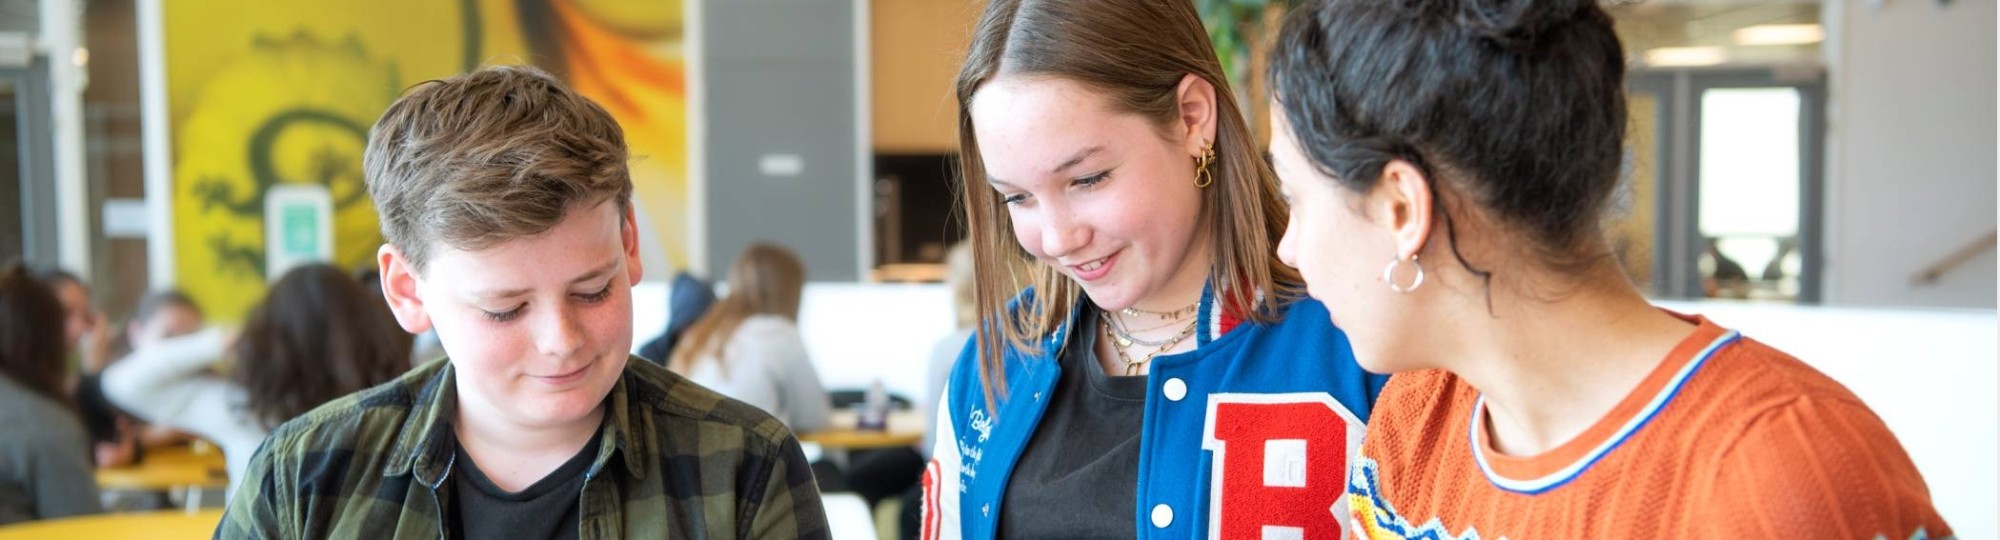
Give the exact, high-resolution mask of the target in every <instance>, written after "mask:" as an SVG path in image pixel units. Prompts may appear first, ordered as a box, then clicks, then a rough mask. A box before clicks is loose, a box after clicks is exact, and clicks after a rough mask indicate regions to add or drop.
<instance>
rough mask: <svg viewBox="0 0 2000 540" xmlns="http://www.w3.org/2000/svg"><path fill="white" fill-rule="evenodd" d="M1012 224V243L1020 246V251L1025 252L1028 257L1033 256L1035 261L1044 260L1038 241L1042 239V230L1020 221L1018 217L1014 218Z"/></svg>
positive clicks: (1040, 244)
mask: <svg viewBox="0 0 2000 540" xmlns="http://www.w3.org/2000/svg"><path fill="white" fill-rule="evenodd" d="M1013 222H1014V242H1015V243H1018V244H1020V245H1021V249H1024V250H1027V251H1028V254H1029V255H1033V256H1035V258H1037V259H1041V258H1044V257H1043V256H1042V243H1041V240H1039V239H1040V238H1041V237H1042V229H1041V228H1040V227H1037V226H1036V225H1035V224H1033V223H1030V222H1028V221H1026V220H1023V219H1021V218H1020V216H1015V217H1014V219H1013Z"/></svg>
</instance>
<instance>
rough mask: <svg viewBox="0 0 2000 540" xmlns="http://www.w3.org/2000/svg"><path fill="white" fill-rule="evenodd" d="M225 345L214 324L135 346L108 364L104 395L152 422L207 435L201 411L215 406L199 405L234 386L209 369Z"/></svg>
mask: <svg viewBox="0 0 2000 540" xmlns="http://www.w3.org/2000/svg"><path fill="white" fill-rule="evenodd" d="M225 347H227V344H226V343H224V338H223V334H222V330H220V329H216V328H210V329H207V330H202V331H200V332H196V333H194V334H189V335H186V336H181V337H176V338H171V339H167V340H165V341H162V342H160V343H159V344H157V345H154V346H151V347H146V348H143V349H139V350H135V351H133V352H132V354H130V355H127V356H126V357H125V358H124V359H122V360H120V361H118V362H113V363H112V364H111V365H110V366H109V367H106V368H104V383H103V384H104V396H105V397H106V398H108V399H110V400H111V403H113V404H116V405H118V407H119V408H122V409H124V410H126V411H127V412H130V413H132V414H133V415H135V416H138V417H139V418H140V419H143V420H145V421H147V422H149V423H153V424H160V425H165V426H169V427H173V428H175V429H181V430H187V431H193V432H196V434H198V435H200V434H203V433H201V432H202V431H205V430H202V429H200V426H198V425H197V424H201V423H204V422H205V420H204V419H200V418H194V416H198V414H197V413H196V411H212V410H214V409H211V408H207V407H197V406H195V404H196V403H198V402H200V401H203V400H220V399H225V397H226V396H229V395H231V393H232V389H233V388H234V386H233V385H232V384H231V383H229V382H228V381H224V380H221V379H218V378H215V377H214V376H211V375H208V374H207V373H206V372H205V371H206V370H207V369H208V366H210V365H212V364H214V363H215V361H216V359H218V358H221V357H222V355H223V349H224V348H225ZM210 420H212V419H210Z"/></svg>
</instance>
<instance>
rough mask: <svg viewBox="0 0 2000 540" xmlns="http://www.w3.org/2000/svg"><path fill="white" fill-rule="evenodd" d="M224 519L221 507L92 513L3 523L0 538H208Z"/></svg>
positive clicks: (108, 539)
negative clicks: (194, 509) (130, 512)
mask: <svg viewBox="0 0 2000 540" xmlns="http://www.w3.org/2000/svg"><path fill="white" fill-rule="evenodd" d="M221 522H222V509H220V508H218V509H214V510H203V511H200V512H195V513H192V514H190V513H187V512H142V513H135V514H97V515H91V516H82V517H72V518H62V519H45V520H41V521H30V522H27V523H16V524H13V525H6V526H0V540H27V539H36V540H40V539H47V538H89V539H91V540H119V539H122V538H147V539H152V538H158V539H161V540H173V539H177V538H186V539H190V540H192V539H195V538H209V537H212V536H214V535H215V525H216V524H217V523H221Z"/></svg>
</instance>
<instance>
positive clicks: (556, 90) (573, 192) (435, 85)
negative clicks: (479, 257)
mask: <svg viewBox="0 0 2000 540" xmlns="http://www.w3.org/2000/svg"><path fill="white" fill-rule="evenodd" d="M626 158H627V154H626V149H625V134H624V131H623V130H621V129H620V128H619V127H618V122H617V121H616V120H614V119H612V118H611V114H610V113H607V112H605V111H604V108H603V107H599V106H597V104H596V103H592V102H591V101H590V100H589V99H587V98H584V97H583V96H582V95H579V94H577V93H576V92H574V91H572V90H570V89H569V87H567V86H564V85H563V84H562V82H561V81H557V80H556V79H555V77H552V76H550V75H549V74H548V73H545V72H543V71H541V70H539V69H535V68H533V67H525V66H495V67H488V68H485V69H481V70H479V71H474V72H471V73H466V74H462V75H458V76H455V77H451V78H448V79H443V80H434V81H429V82H425V83H422V84H419V85H417V86H416V87H414V88H412V89H410V90H409V91H408V92H407V93H405V94H404V95H403V97H402V98H400V99H397V100H396V102H395V103H393V104H391V105H389V110H388V111H385V112H383V113H382V118H381V119H380V120H377V121H376V122H375V126H374V128H372V129H370V130H369V132H368V148H367V150H366V151H365V152H364V153H363V154H362V157H361V162H362V168H363V170H364V171H366V174H367V179H368V196H369V197H371V198H373V199H374V200H375V205H376V209H377V210H379V212H378V213H379V214H380V215H381V221H382V237H383V238H384V239H385V240H387V241H388V242H389V243H390V244H394V245H395V246H396V247H397V248H400V249H401V250H402V251H403V255H404V257H406V258H408V259H409V261H410V264H411V266H412V267H413V268H416V269H418V270H421V269H422V268H423V265H424V263H425V262H426V261H427V260H428V258H429V254H430V249H431V245H430V243H431V242H443V243H444V244H445V245H448V246H451V247H455V248H459V249H483V248H486V247H489V246H492V245H495V244H498V243H501V242H505V241H507V240H510V239H514V238H520V237H525V236H533V235H536V234H540V233H542V232H545V231H548V230H549V229H552V228H554V227H555V226H556V224H558V223H561V222H562V220H563V217H564V216H566V215H567V214H568V212H569V210H570V209H571V208H572V207H576V206H594V205H596V204H599V203H602V202H604V201H606V200H613V201H616V202H617V203H618V210H619V213H620V214H623V213H624V212H625V210H626V208H627V206H628V205H629V204H630V203H631V200H632V177H631V175H630V173H629V172H628V171H627V169H626V163H625V161H626ZM619 223H620V225H621V226H622V225H623V223H624V222H623V221H620V222H619Z"/></svg>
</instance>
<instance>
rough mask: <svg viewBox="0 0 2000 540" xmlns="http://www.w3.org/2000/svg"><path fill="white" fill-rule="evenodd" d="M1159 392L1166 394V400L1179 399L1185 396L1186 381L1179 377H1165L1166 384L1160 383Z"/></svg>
mask: <svg viewBox="0 0 2000 540" xmlns="http://www.w3.org/2000/svg"><path fill="white" fill-rule="evenodd" d="M1160 393H1162V394H1166V396H1167V400H1168V401H1180V400H1181V399H1183V398H1186V397H1187V381H1183V380H1181V378H1180V377H1174V378H1172V379H1167V384H1165V385H1161V387H1160Z"/></svg>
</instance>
